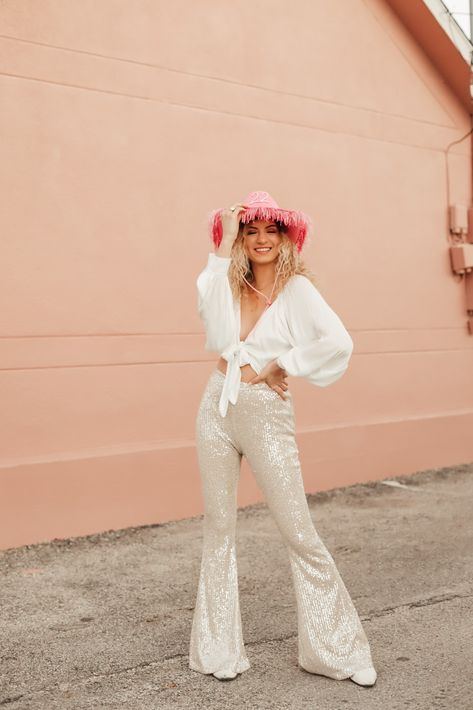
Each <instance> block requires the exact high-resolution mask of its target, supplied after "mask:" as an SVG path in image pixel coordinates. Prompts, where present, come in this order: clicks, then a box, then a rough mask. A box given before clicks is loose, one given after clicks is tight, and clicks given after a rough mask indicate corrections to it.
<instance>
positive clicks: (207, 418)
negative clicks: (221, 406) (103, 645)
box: [189, 370, 373, 679]
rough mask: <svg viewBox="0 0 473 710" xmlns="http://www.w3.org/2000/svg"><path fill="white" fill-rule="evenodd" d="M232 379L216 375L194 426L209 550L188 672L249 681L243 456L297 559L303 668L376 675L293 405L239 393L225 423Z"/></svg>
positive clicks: (253, 389)
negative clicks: (314, 506) (312, 499)
mask: <svg viewBox="0 0 473 710" xmlns="http://www.w3.org/2000/svg"><path fill="white" fill-rule="evenodd" d="M223 382H224V375H223V373H221V372H220V371H219V370H214V371H213V372H212V374H211V375H210V377H209V380H208V382H207V384H206V387H205V390H204V393H203V396H202V399H201V402H200V406H199V410H198V414H197V422H196V441H197V454H198V462H199V468H200V475H201V484H202V493H203V498H204V521H203V550H202V561H201V568H200V577H199V582H198V591H197V599H196V605H195V610H194V616H193V620H192V630H191V637H190V653H189V665H190V668H192V669H193V670H196V671H199V672H201V673H214V672H215V671H217V670H225V671H232V672H237V673H241V672H242V671H245V670H247V669H248V668H249V667H250V662H249V660H248V657H247V655H246V652H245V648H244V643H243V635H242V624H241V616H240V604H239V593H238V576H237V558H236V548H235V532H236V519H237V514H236V510H237V506H236V503H237V485H238V480H239V474H240V464H241V457H242V456H245V457H246V459H247V461H248V463H249V465H250V467H251V469H252V471H253V475H254V476H255V479H256V481H257V483H258V486H259V488H260V489H261V491H262V493H263V496H264V498H265V502H266V503H267V505H268V508H269V511H270V513H271V515H272V516H273V519H274V521H275V522H276V525H277V527H278V529H279V531H280V533H281V535H282V539H283V541H284V544H285V546H286V549H287V551H288V555H289V561H290V566H291V572H292V579H293V584H294V589H295V597H296V602H297V620H298V621H297V626H298V629H297V631H298V662H299V664H300V666H301V667H302V668H304V669H305V670H307V671H309V672H311V673H319V674H321V675H326V676H329V677H332V678H336V679H343V678H348V677H349V676H350V675H352V674H353V673H355V672H356V671H357V670H360V669H362V668H367V667H368V666H370V665H372V664H373V662H372V658H371V653H370V647H369V643H368V639H367V637H366V634H365V632H364V630H363V627H362V625H361V621H360V618H359V616H358V613H357V611H356V609H355V607H354V605H353V602H352V600H351V598H350V596H349V593H348V591H347V588H346V587H345V584H344V582H343V580H342V578H341V577H340V574H339V572H338V570H337V568H336V566H335V562H334V560H333V557H332V556H331V554H330V553H329V551H328V550H327V548H326V547H325V545H324V543H323V542H322V540H321V539H320V537H319V535H318V533H317V531H316V529H315V527H314V524H313V521H312V518H311V515H310V510H309V507H308V504H307V499H306V496H305V491H304V484H303V479H302V473H301V467H300V462H299V452H298V448H297V444H296V440H295V423H294V409H293V403H292V395H291V393H290V392H286V396H287V399H286V400H283V399H282V398H281V397H280V396H279V394H278V393H277V392H275V391H274V390H272V389H271V388H270V387H269V386H268V385H267V384H266V383H265V382H262V383H258V384H256V385H250V384H248V383H245V382H241V383H240V391H239V396H238V401H237V402H236V404H235V405H233V404H231V403H230V404H229V408H228V412H227V415H226V417H221V415H220V414H219V412H218V402H219V397H220V392H221V388H222V385H223Z"/></svg>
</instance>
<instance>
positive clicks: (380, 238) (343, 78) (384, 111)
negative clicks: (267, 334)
mask: <svg viewBox="0 0 473 710" xmlns="http://www.w3.org/2000/svg"><path fill="white" fill-rule="evenodd" d="M267 5H268V3H266V2H264V1H263V0H259V1H258V0H252V2H251V3H250V2H246V0H245V1H243V0H240V1H239V2H231V3H230V2H221V1H220V0H202V2H199V3H191V2H188V1H187V0H177V1H174V2H161V1H156V0H153V1H151V0H135V1H134V2H131V0H119V1H117V0H114V1H113V2H112V0H101V2H100V3H97V2H95V1H93V0H82V1H81V2H80V3H77V2H72V1H71V0H23V2H21V3H18V2H8V1H7V2H2V3H1V8H0V35H1V37H0V70H1V74H0V97H1V107H2V108H1V111H0V137H1V152H2V159H1V162H0V181H1V182H0V188H1V194H2V206H1V208H0V229H1V234H2V244H1V250H2V258H1V260H0V270H1V278H0V284H1V286H0V288H1V289H2V303H3V308H2V309H1V310H0V321H1V325H0V332H1V336H2V337H1V341H0V342H1V346H0V347H1V350H0V362H1V375H0V387H1V393H2V394H1V399H2V407H1V414H0V416H1V422H0V430H1V432H2V434H1V436H2V447H1V460H0V489H1V496H0V547H1V548H7V547H12V546H17V545H21V544H25V543H31V542H38V541H43V540H48V539H52V538H54V537H68V536H74V535H83V534H87V533H90V532H95V531H101V530H105V529H109V528H120V527H127V526H130V525H143V524H149V523H156V522H162V521H166V520H171V519H177V518H181V517H185V516H190V515H196V514H199V513H201V512H202V498H201V492H200V481H199V476H198V470H197V462H196V456H195V449H194V421H195V415H196V411H197V407H198V403H199V398H200V395H201V392H202V389H203V387H204V384H205V381H206V379H207V377H208V375H209V373H210V372H211V370H212V369H213V367H214V365H215V362H216V359H217V356H216V355H213V354H211V353H208V352H207V351H205V350H204V336H203V330H202V324H201V323H200V321H199V319H198V315H197V312H196V293H195V278H196V275H197V273H198V272H199V271H200V270H201V269H202V268H203V266H204V265H205V262H206V260H207V254H208V252H209V250H210V241H209V238H208V235H207V232H206V220H207V213H208V212H209V211H210V210H211V209H213V208H214V207H218V206H222V205H228V204H230V203H232V202H234V201H237V200H240V199H241V198H242V197H243V196H244V195H245V194H247V192H248V191H250V190H258V189H262V190H268V191H269V192H270V193H271V194H272V195H273V196H274V197H275V198H276V199H277V200H278V202H279V203H280V204H281V205H282V206H291V207H295V208H298V209H302V210H304V211H306V212H308V213H309V214H310V215H311V216H312V218H313V221H314V225H315V237H314V240H313V242H312V244H311V245H310V248H309V249H308V250H307V253H306V259H307V261H308V263H309V264H310V266H311V267H312V268H313V270H314V271H315V272H316V274H317V276H318V279H319V283H320V288H321V291H322V293H323V294H324V296H325V297H326V299H327V300H328V302H329V303H330V304H331V305H332V306H333V307H334V308H335V310H336V311H337V312H338V313H339V315H340V316H341V318H342V320H343V321H344V323H345V324H346V326H347V328H348V330H349V332H350V334H351V335H352V337H353V340H354V344H355V350H354V354H353V359H352V363H351V367H350V369H349V371H348V372H347V373H346V375H345V376H344V377H343V378H342V379H341V380H339V381H338V382H337V383H336V384H334V385H332V386H331V387H329V388H326V389H322V388H316V387H314V386H312V385H310V384H309V383H307V382H306V381H304V380H296V379H292V380H291V381H290V386H291V389H292V391H293V393H294V398H295V409H296V420H297V424H298V441H299V444H300V451H301V460H302V464H303V475H304V480H305V485H306V490H307V492H313V491H317V490H321V489H327V488H332V487H335V486H339V485H343V484H348V483H352V482H356V481H366V480H368V479H380V478H384V477H387V476H390V475H395V474H401V473H408V472H413V471H415V470H418V469H422V468H426V467H439V466H443V465H449V464H454V463H457V462H464V461H470V460H472V459H473V437H471V431H472V426H473V367H472V352H473V340H472V337H471V336H469V335H468V332H467V329H466V327H465V305H464V289H463V288H462V286H461V284H459V282H458V280H457V279H456V278H455V277H453V276H452V273H451V269H450V263H449V255H448V224H447V206H448V202H447V195H446V161H445V149H446V146H447V145H448V144H449V143H451V142H452V141H454V140H456V139H458V138H459V137H461V136H463V135H464V134H465V133H466V132H467V131H468V130H469V127H470V123H469V121H470V119H469V116H468V113H467V111H466V110H465V108H464V107H463V106H462V104H461V103H460V101H459V99H458V97H457V95H456V94H455V93H454V92H453V90H452V89H451V88H449V85H448V83H447V82H446V81H445V80H444V79H443V78H442V77H441V76H440V74H439V73H438V71H437V70H436V69H435V67H434V66H433V64H432V63H431V62H430V61H429V59H428V58H427V57H426V55H425V54H424V53H423V51H422V50H421V49H420V47H419V46H418V44H417V43H416V41H415V39H414V38H413V37H412V35H411V34H409V33H408V31H407V30H406V29H405V27H404V26H403V25H402V23H401V22H400V21H399V19H398V18H397V16H396V15H395V14H394V13H393V11H392V10H391V9H390V7H389V5H388V4H386V3H385V2H384V1H383V0H366V1H362V0H333V2H330V3H327V2H313V3H309V2H306V1H305V0H295V1H294V2H292V3H291V4H290V6H289V5H288V3H287V2H286V0H274V2H272V3H271V11H270V12H268V9H267ZM449 154H450V157H449V171H450V180H451V186H450V200H451V201H454V202H460V203H463V204H469V202H470V195H471V181H470V167H471V147H470V143H469V141H463V142H462V143H459V144H458V145H455V146H454V147H453V148H452V149H451V150H450V153H449ZM258 500H262V498H261V494H260V492H259V490H258V489H257V487H256V484H255V482H254V480H253V478H252V475H251V473H250V471H249V470H248V468H247V467H246V464H245V466H244V468H243V470H242V477H241V483H240V489H239V500H238V502H239V505H245V504H248V503H252V502H255V501H258Z"/></svg>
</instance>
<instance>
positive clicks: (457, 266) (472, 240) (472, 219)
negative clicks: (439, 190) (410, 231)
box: [449, 205, 473, 335]
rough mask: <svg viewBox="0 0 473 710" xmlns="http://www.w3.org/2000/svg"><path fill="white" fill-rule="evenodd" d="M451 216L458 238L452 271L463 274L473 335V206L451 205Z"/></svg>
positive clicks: (454, 235)
mask: <svg viewBox="0 0 473 710" xmlns="http://www.w3.org/2000/svg"><path fill="white" fill-rule="evenodd" d="M449 217H450V233H451V237H452V239H454V240H456V243H455V244H452V245H451V246H450V262H451V266H452V271H453V272H454V273H455V274H458V275H460V276H463V280H464V283H465V298H466V312H467V314H468V332H469V333H470V335H473V207H469V208H468V209H467V208H466V207H464V206H463V205H450V209H449ZM466 239H468V241H466Z"/></svg>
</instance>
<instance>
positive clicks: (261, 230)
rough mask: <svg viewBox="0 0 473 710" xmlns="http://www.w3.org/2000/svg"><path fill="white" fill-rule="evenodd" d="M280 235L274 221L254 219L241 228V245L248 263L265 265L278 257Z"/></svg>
mask: <svg viewBox="0 0 473 710" xmlns="http://www.w3.org/2000/svg"><path fill="white" fill-rule="evenodd" d="M281 241H282V235H281V233H280V232H279V230H278V226H277V224H276V222H275V221H274V220H272V221H270V222H265V221H264V220H260V219H256V220H253V221H252V222H249V223H248V224H245V225H244V227H243V244H244V247H245V251H246V253H247V254H248V258H249V259H250V261H254V262H256V263H257V264H267V263H269V262H271V261H274V260H275V259H277V257H278V253H279V245H280V244H281Z"/></svg>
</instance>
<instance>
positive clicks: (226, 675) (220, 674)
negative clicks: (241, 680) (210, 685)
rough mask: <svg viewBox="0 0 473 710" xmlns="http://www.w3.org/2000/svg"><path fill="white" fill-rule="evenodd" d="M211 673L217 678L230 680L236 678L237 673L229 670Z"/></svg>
mask: <svg viewBox="0 0 473 710" xmlns="http://www.w3.org/2000/svg"><path fill="white" fill-rule="evenodd" d="M212 675H214V676H215V677H216V678H218V679H219V680H231V679H232V678H236V677H237V675H238V673H232V672H231V671H215V673H212Z"/></svg>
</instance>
